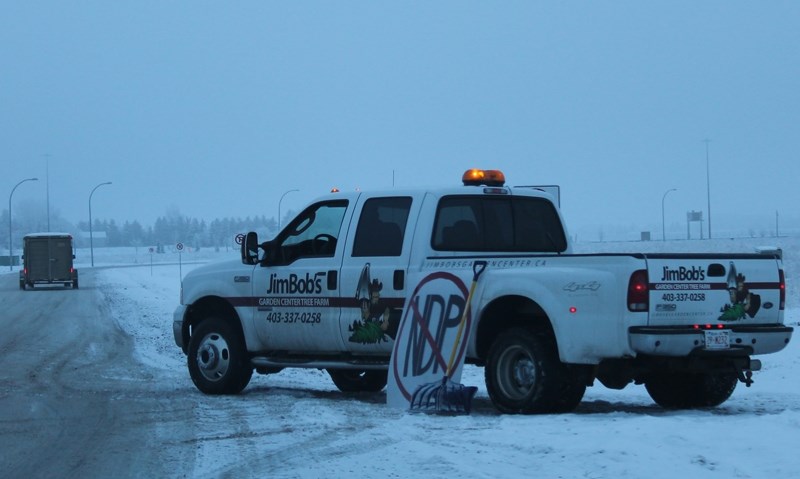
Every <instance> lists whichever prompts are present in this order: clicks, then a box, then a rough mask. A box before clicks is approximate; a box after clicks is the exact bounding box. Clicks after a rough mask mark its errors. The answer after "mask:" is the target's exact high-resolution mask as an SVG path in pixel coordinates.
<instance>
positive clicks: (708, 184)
mask: <svg viewBox="0 0 800 479" xmlns="http://www.w3.org/2000/svg"><path fill="white" fill-rule="evenodd" d="M703 142H704V143H705V144H706V194H707V198H708V239H711V174H710V171H711V170H710V169H709V166H708V144H709V143H711V140H709V139H708V138H706V139H705V140H703Z"/></svg>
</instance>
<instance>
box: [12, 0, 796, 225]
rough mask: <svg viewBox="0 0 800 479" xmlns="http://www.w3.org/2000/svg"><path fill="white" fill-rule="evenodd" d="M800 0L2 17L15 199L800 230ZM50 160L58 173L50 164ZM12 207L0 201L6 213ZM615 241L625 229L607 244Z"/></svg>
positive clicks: (154, 208)
mask: <svg viewBox="0 0 800 479" xmlns="http://www.w3.org/2000/svg"><path fill="white" fill-rule="evenodd" d="M798 52H800V2H796V1H769V2H767V1H764V2H755V1H729V0H726V1H696V0H693V1H653V2H641V1H614V2H610V1H593V2H583V1H580V2H579V1H565V2H555V1H553V2H539V1H525V2H470V1H457V2H377V1H363V2H267V1H247V2H218V1H214V2H177V1H176V2H163V1H157V2H147V1H137V2H107V1H96V2H92V1H82V2H61V1H57V2H56V1H41V2H16V1H15V2H11V1H9V2H5V4H4V6H3V9H2V16H0V68H1V69H2V71H1V72H0V148H1V150H0V158H2V160H1V161H2V164H3V166H2V168H0V170H1V171H2V172H1V173H0V194H3V195H4V196H2V197H4V198H6V201H7V198H8V196H7V195H8V194H9V193H10V192H11V189H12V188H13V186H14V185H15V184H16V182H17V181H19V180H21V179H23V178H27V177H31V176H38V177H39V178H40V180H41V181H39V182H37V183H26V184H24V185H22V186H20V188H18V189H17V191H16V192H15V193H14V197H13V201H14V205H16V204H18V202H25V201H32V200H36V201H41V202H44V201H45V197H46V184H45V181H44V179H45V164H46V158H49V160H47V161H49V173H50V174H49V194H50V195H49V196H50V205H51V208H53V209H55V210H57V211H58V212H59V213H60V214H61V215H62V216H63V217H65V218H66V219H68V220H70V221H72V222H77V221H79V220H86V219H87V217H88V197H89V193H90V191H91V190H92V188H93V187H94V186H95V185H97V184H98V183H101V182H105V181H112V182H113V184H112V185H110V186H105V187H103V188H102V189H99V190H97V192H96V193H95V195H94V198H93V202H92V208H93V216H94V217H95V218H107V219H111V218H114V219H115V220H116V221H118V222H120V223H121V222H124V221H125V220H134V219H137V220H139V221H140V222H142V223H144V224H145V225H147V224H150V223H152V221H153V220H154V219H155V218H156V217H158V216H161V215H164V214H165V213H166V211H167V209H168V208H172V209H173V210H174V209H177V210H178V211H180V212H181V213H183V214H185V215H188V216H192V217H199V218H205V219H213V218H215V217H225V216H234V217H244V216H248V215H261V214H265V215H267V216H275V215H277V206H278V201H279V198H280V197H281V195H282V194H283V193H284V192H285V191H287V190H290V189H299V190H300V191H299V192H294V193H291V194H289V195H287V196H286V197H285V199H284V202H283V210H284V211H286V210H287V209H299V208H300V207H302V206H303V205H304V204H305V203H307V202H308V201H310V200H312V199H313V198H314V197H316V196H318V195H320V194H323V193H326V192H327V191H329V190H330V188H331V187H333V186H336V187H339V188H340V189H343V190H345V189H354V188H361V189H373V188H386V187H391V186H392V179H393V176H394V182H395V185H397V186H398V187H414V186H426V185H452V184H458V182H459V180H460V176H461V174H462V172H463V171H464V170H465V169H467V168H470V167H486V168H499V169H502V170H503V171H505V173H506V176H507V179H508V182H509V183H510V184H559V185H561V187H562V206H563V210H564V214H565V216H566V218H567V221H568V223H569V225H570V229H571V231H572V232H573V233H579V234H582V235H583V237H584V238H587V239H588V238H589V237H594V239H596V237H597V235H598V231H601V230H606V231H609V232H610V231H614V230H615V228H621V229H622V230H626V229H627V230H632V231H639V230H652V231H653V234H654V236H659V237H660V231H661V205H662V198H663V195H664V193H665V192H666V191H667V190H669V189H671V188H677V189H678V191H675V192H672V193H670V194H669V195H668V196H667V199H666V202H665V205H666V209H665V211H666V221H667V223H668V226H667V228H668V230H674V231H675V232H676V234H677V233H679V232H681V231H684V232H685V229H686V226H685V225H686V223H685V219H686V212H687V211H689V210H698V211H699V210H703V211H705V210H706V202H707V191H706V163H705V160H706V150H705V148H706V145H705V143H703V139H705V138H709V139H711V143H710V150H709V151H710V171H711V175H710V176H711V213H712V226H713V229H714V230H719V231H724V230H733V229H738V230H743V229H744V230H746V229H747V228H748V227H751V226H755V227H758V228H774V225H775V217H776V212H778V214H779V217H780V221H781V224H782V226H784V227H785V228H786V229H788V228H790V227H794V228H797V229H798V231H800V213H797V208H798V205H800V193H799V192H798V187H797V184H796V183H797V181H798V178H800V175H799V174H798V172H800V166H798V165H799V164H800V162H799V161H798V160H799V159H800V155H798V151H800V134H798V125H800V56H799V54H798ZM48 154H49V155H50V156H49V157H46V156H45V155H48ZM6 208H7V206H4V207H2V209H6ZM607 236H609V235H607Z"/></svg>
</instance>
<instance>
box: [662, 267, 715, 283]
mask: <svg viewBox="0 0 800 479" xmlns="http://www.w3.org/2000/svg"><path fill="white" fill-rule="evenodd" d="M704 279H706V272H705V270H704V269H703V268H698V267H697V266H692V267H691V269H690V268H686V267H684V266H681V267H680V268H675V269H670V268H668V267H666V266H664V271H663V273H662V275H661V281H703V280H704Z"/></svg>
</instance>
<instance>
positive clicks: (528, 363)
mask: <svg viewBox="0 0 800 479" xmlns="http://www.w3.org/2000/svg"><path fill="white" fill-rule="evenodd" d="M563 369H565V367H564V365H563V364H562V363H561V361H560V360H559V358H558V351H557V350H556V347H555V344H554V343H553V341H552V340H551V339H549V338H547V337H546V336H544V335H537V334H534V333H533V332H532V331H530V330H528V329H522V328H514V329H510V330H508V331H506V332H504V333H502V334H500V335H499V336H498V337H497V339H496V340H495V341H494V343H493V344H492V347H491V348H490V349H489V354H488V357H487V361H486V368H485V370H484V373H485V376H486V389H487V390H488V392H489V397H490V398H491V399H492V403H494V405H495V407H496V408H497V409H498V410H499V411H500V412H504V413H510V414H535V413H548V412H555V411H558V410H563V409H568V408H570V407H572V408H574V407H575V406H576V405H577V402H580V398H578V399H577V401H575V398H570V400H569V402H570V404H568V405H567V404H559V393H560V392H561V389H562V386H563V376H562V375H561V374H560V373H561V372H562V370H563ZM580 396H582V394H581V395H580ZM565 406H566V407H565Z"/></svg>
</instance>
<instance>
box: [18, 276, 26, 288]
mask: <svg viewBox="0 0 800 479" xmlns="http://www.w3.org/2000/svg"><path fill="white" fill-rule="evenodd" d="M19 289H21V290H24V289H25V280H24V279H21V280H19Z"/></svg>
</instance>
